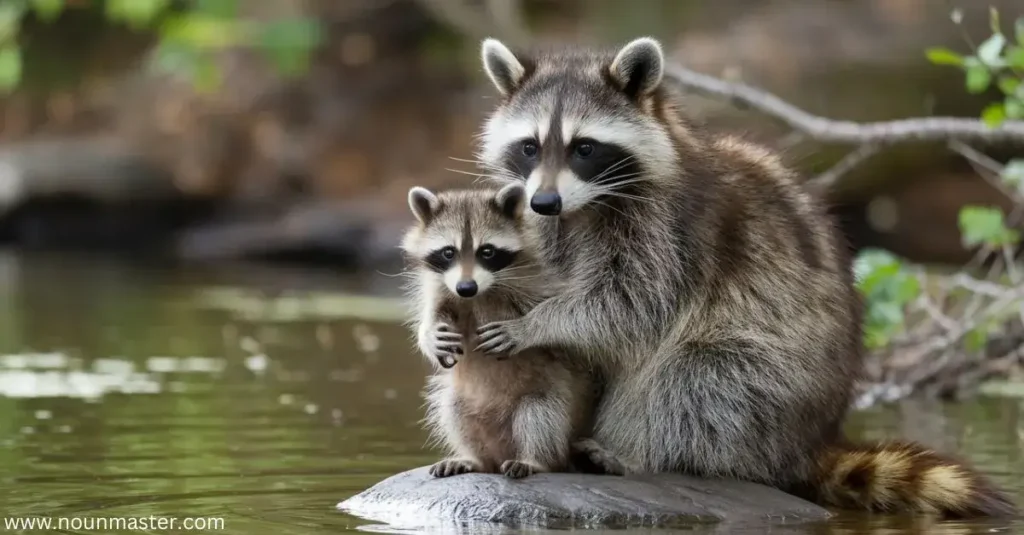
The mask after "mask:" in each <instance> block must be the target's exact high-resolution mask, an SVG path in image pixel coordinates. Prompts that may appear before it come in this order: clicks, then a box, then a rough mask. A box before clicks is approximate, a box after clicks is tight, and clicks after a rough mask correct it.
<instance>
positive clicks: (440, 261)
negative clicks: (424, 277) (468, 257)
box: [423, 246, 458, 273]
mask: <svg viewBox="0 0 1024 535" xmlns="http://www.w3.org/2000/svg"><path fill="white" fill-rule="evenodd" d="M446 251H455V248H454V247H451V246H448V247H442V248H440V249H437V250H436V251H431V252H430V254H428V255H427V256H426V258H424V259H423V261H424V262H425V263H426V264H427V266H429V267H430V269H432V270H434V271H436V272H438V273H444V272H445V271H448V269H450V268H451V267H452V264H454V263H455V261H456V259H458V254H454V255H451V256H452V257H451V258H445V252H446Z"/></svg>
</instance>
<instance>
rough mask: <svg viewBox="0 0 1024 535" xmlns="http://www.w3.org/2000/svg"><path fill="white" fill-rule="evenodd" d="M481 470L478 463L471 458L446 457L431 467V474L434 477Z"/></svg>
mask: <svg viewBox="0 0 1024 535" xmlns="http://www.w3.org/2000/svg"><path fill="white" fill-rule="evenodd" d="M479 471H480V468H479V467H478V466H477V464H476V463H475V462H473V461H471V460H469V459H445V460H443V461H440V462H437V463H434V465H433V466H431V467H430V475H432V476H434V477H451V476H457V475H459V474H469V473H471V472H479Z"/></svg>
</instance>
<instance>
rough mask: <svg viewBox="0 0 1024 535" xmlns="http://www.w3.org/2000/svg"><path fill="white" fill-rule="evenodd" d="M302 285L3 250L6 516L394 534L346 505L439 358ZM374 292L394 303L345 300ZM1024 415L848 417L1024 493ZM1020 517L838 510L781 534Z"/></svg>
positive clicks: (422, 451) (1001, 403)
mask: <svg viewBox="0 0 1024 535" xmlns="http://www.w3.org/2000/svg"><path fill="white" fill-rule="evenodd" d="M288 276H289V277H290V276H293V274H288ZM240 280H244V282H237V281H240ZM301 280H302V281H303V282H304V283H305V284H307V286H306V287H305V288H304V289H303V293H296V292H294V291H291V290H289V289H288V285H287V284H284V283H282V282H281V278H278V277H276V276H275V275H273V274H269V275H268V274H266V273H263V272H257V273H253V272H248V271H245V270H242V269H241V268H239V269H237V270H232V271H231V272H230V273H218V272H216V271H200V270H197V269H188V270H186V269H176V270H173V271H163V270H156V269H147V268H145V267H139V266H136V267H134V268H133V267H128V266H126V265H121V264H111V263H97V262H89V261H85V260H80V259H76V260H74V261H69V260H66V259H52V258H30V259H18V258H14V257H6V258H3V259H2V261H0V307H3V310H2V311H0V503H3V504H4V511H5V512H4V514H5V515H12V516H18V517H36V516H38V517H43V516H50V517H92V518H100V517H104V518H112V517H149V516H151V515H153V516H164V517H176V518H185V517H216V518H223V519H224V521H225V529H224V530H223V531H219V532H223V533H245V534H257V535H258V534H261V533H266V534H270V533H280V532H284V533H337V532H341V531H370V532H374V531H376V532H381V531H384V532H387V531H394V530H393V529H389V528H387V527H382V526H375V525H373V524H372V523H369V522H366V521H362V520H359V519H355V518H351V517H348V516H346V515H344V514H342V513H339V512H337V511H336V510H335V504H337V503H338V502H339V501H341V500H342V499H344V498H346V497H348V496H351V495H352V494H354V493H356V492H358V491H360V490H363V489H364V488H366V487H368V486H369V485H372V484H373V483H376V482H377V481H379V480H381V479H383V478H385V477H387V476H389V475H391V474H394V473H395V472H398V471H401V470H405V469H408V468H412V467H415V466H420V465H423V464H426V463H429V462H431V461H433V460H434V459H435V456H436V454H435V453H433V452H431V451H429V450H427V449H426V448H425V439H426V435H425V433H424V432H423V431H422V430H421V429H420V427H419V419H420V417H421V415H422V413H421V400H420V398H419V390H420V388H421V386H422V383H423V377H424V374H425V372H426V366H425V364H424V363H423V362H422V361H421V359H418V358H416V357H414V356H412V354H411V351H410V348H411V341H410V336H409V334H408V333H407V331H406V330H405V328H404V327H402V326H401V325H400V324H399V323H398V322H397V321H396V319H397V318H398V316H397V315H396V314H397V309H396V303H395V302H394V297H395V295H396V293H394V292H395V290H394V285H396V284H397V282H396V281H395V280H393V279H387V280H384V282H383V283H381V282H380V280H377V279H371V280H365V279H344V280H339V278H338V277H336V276H334V275H332V274H328V275H326V276H325V275H324V274H322V273H321V274H317V273H312V274H308V275H303V276H302V278H301ZM309 281H317V285H316V286H318V287H310V286H308V285H309V284H310V282H309ZM232 284H236V285H237V286H235V287H234V289H231V288H232V287H231V285H232ZM379 284H382V285H381V286H376V285H379ZM282 285H283V286H284V288H283V289H282V287H281V286H282ZM389 285H390V286H389ZM369 287H375V288H380V289H381V291H382V292H383V293H384V294H386V295H387V296H388V299H370V298H366V297H350V296H349V294H350V293H351V292H353V291H355V290H358V289H359V288H369ZM375 292H376V290H375ZM261 294H262V295H266V296H268V298H267V299H262V300H261V299H257V298H256V297H258V296H259V295H261ZM239 296H242V297H239ZM281 303H284V305H282V304H281ZM1019 411H1020V408H1019V403H1018V402H1017V401H1013V400H985V401H978V402H972V403H966V404H960V405H955V406H942V405H938V406H936V405H932V404H926V403H918V404H911V403H908V404H904V405H901V406H900V407H898V408H892V409H884V410H881V409H878V410H871V411H867V412H863V413H859V414H857V415H855V417H854V419H853V421H852V422H851V424H850V428H851V431H852V432H853V433H855V434H856V435H858V436H863V437H865V438H880V437H884V436H893V435H901V436H907V437H909V438H913V439H918V440H924V441H926V442H928V443H930V444H934V445H936V446H937V447H941V448H944V449H949V450H957V451H963V452H967V454H968V455H967V456H968V457H969V458H970V460H972V461H973V462H975V463H977V464H978V465H979V467H980V468H981V469H982V470H983V471H985V472H986V473H988V474H991V475H992V476H993V477H994V478H996V479H997V480H998V482H999V483H1000V484H1003V485H1005V486H1007V487H1009V488H1011V489H1014V490H1015V491H1016V492H1017V495H1018V496H1019V497H1022V498H1024V482H1022V481H1021V478H1020V474H1022V473H1024V459H1022V455H1021V451H1020V447H1019V443H1018V435H1017V426H1018V421H1019ZM492 528H493V529H492V530H489V531H491V532H509V530H505V529H503V528H498V527H496V526H492ZM734 528H735V527H733V528H730V529H729V530H724V528H722V527H720V526H719V527H702V528H699V529H698V528H697V527H694V528H693V529H690V530H687V531H686V532H687V533H713V532H715V533H723V532H730V533H735V532H737V530H736V529H734ZM1015 528H1016V526H1007V525H1005V524H999V523H967V524H963V523H942V524H934V523H928V522H926V521H924V520H920V519H908V518H867V517H864V516H862V515H841V516H840V517H839V518H838V519H837V520H836V521H834V522H829V523H828V524H827V525H820V526H801V527H796V526H789V527H786V526H784V527H779V528H776V529H773V531H772V532H773V533H844V534H845V533H850V534H853V533H871V532H874V533H991V532H993V530H995V531H1000V532H1004V533H1005V532H1013V529H1015ZM479 529H480V526H473V527H463V529H462V530H461V531H467V530H468V531H470V532H479ZM531 532H538V533H539V532H542V530H533V531H531ZM635 532H637V533H648V532H651V531H649V530H637V531H635ZM753 532H761V531H760V530H754V531H753ZM616 533H621V532H616ZM659 533H662V532H659Z"/></svg>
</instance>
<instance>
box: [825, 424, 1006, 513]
mask: <svg viewBox="0 0 1024 535" xmlns="http://www.w3.org/2000/svg"><path fill="white" fill-rule="evenodd" d="M819 466H820V471H819V478H818V481H817V482H816V483H817V485H816V491H817V495H818V496H817V498H818V499H817V501H818V502H819V503H821V504H822V505H826V506H831V507H837V508H842V509H856V510H868V511H875V512H892V513H895V512H908V513H932V514H938V515H941V516H943V517H946V518H971V517H983V516H1011V515H1015V514H1016V513H1017V509H1016V506H1015V505H1014V503H1013V502H1011V501H1010V499H1009V498H1008V497H1007V496H1006V495H1005V494H1004V493H1003V492H1002V491H1001V490H999V489H998V488H996V487H995V486H994V485H993V484H992V483H991V482H990V481H988V480H987V479H986V478H985V477H983V476H982V475H981V474H979V473H977V472H975V471H974V470H973V469H971V468H970V467H968V466H967V465H966V464H965V463H963V462H960V461H958V460H955V459H953V458H950V457H947V456H944V455H940V454H938V453H936V452H934V451H932V450H930V449H928V448H925V447H924V446H921V445H920V444H915V443H912V442H881V443H877V444H844V445H841V446H835V447H832V448H830V449H829V450H828V451H826V452H825V454H824V455H823V456H822V458H821V459H820V463H819Z"/></svg>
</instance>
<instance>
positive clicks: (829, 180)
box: [806, 144, 881, 191]
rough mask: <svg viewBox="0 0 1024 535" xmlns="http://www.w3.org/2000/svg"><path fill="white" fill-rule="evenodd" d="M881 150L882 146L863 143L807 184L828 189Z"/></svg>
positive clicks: (818, 188)
mask: <svg viewBox="0 0 1024 535" xmlns="http://www.w3.org/2000/svg"><path fill="white" fill-rule="evenodd" d="M879 150H881V147H879V146H878V145H875V144H866V145H861V146H860V147H857V148H856V149H854V150H853V151H851V152H850V153H849V154H847V155H846V156H843V159H842V160H839V161H838V162H837V163H836V164H835V165H833V166H832V167H831V168H829V170H828V171H825V172H823V173H821V174H820V175H818V176H816V177H814V178H812V179H810V180H808V181H807V182H806V184H807V185H808V186H810V187H812V188H814V189H816V190H818V191H828V190H830V189H832V187H833V186H835V185H836V183H837V182H839V179H840V178H842V176H843V175H845V174H846V173H849V172H850V171H853V169H854V168H855V167H857V166H858V165H860V164H861V163H862V162H863V161H864V160H867V159H868V158H870V157H872V156H874V155H875V154H878V151H879Z"/></svg>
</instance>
